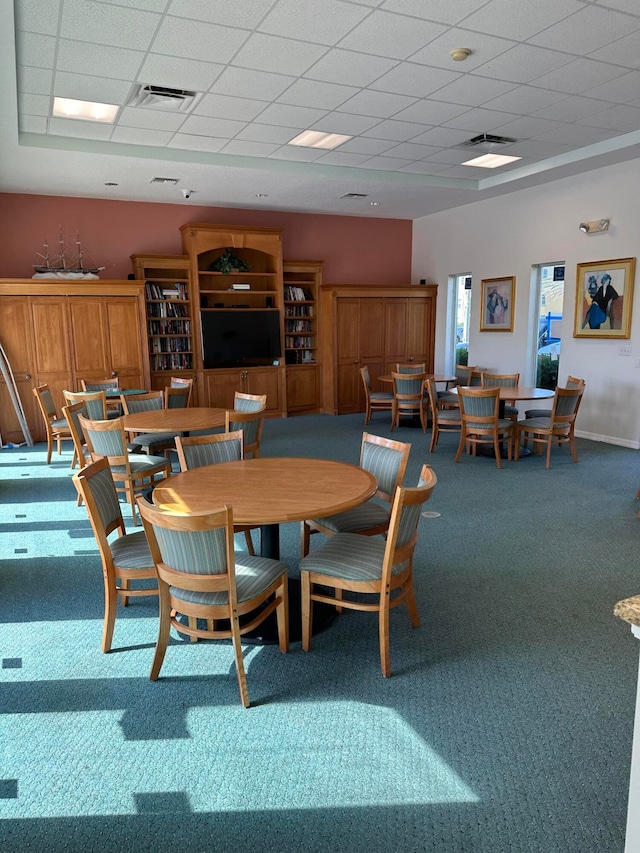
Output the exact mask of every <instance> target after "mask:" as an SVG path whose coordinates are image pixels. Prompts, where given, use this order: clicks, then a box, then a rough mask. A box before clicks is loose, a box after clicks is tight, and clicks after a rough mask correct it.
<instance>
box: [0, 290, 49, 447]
mask: <svg viewBox="0 0 640 853" xmlns="http://www.w3.org/2000/svg"><path fill="white" fill-rule="evenodd" d="M31 332H32V327H31V313H30V311H29V303H28V301H27V297H26V296H15V297H12V296H6V297H3V299H2V310H1V311H0V343H1V344H2V347H3V349H4V351H5V354H6V356H7V361H8V362H9V365H10V367H11V371H12V373H13V376H14V378H15V381H16V385H17V388H18V395H19V397H20V401H21V403H22V408H23V409H24V414H25V417H26V419H27V424H28V426H29V432H30V433H31V436H32V438H33V440H34V441H43V440H44V439H45V438H46V433H45V429H44V425H43V423H42V416H41V414H40V411H39V410H38V404H37V402H36V399H35V397H34V396H33V388H35V386H36V382H35V378H34V377H35V368H34V360H33V355H32V334H31ZM0 434H1V435H2V440H3V441H4V442H5V443H6V442H9V441H11V442H16V443H17V442H21V441H24V435H23V434H22V430H21V428H20V424H19V422H18V417H17V415H16V412H15V409H14V407H13V401H12V398H11V395H10V394H9V389H8V387H7V384H6V382H5V380H4V376H3V375H2V373H0Z"/></svg>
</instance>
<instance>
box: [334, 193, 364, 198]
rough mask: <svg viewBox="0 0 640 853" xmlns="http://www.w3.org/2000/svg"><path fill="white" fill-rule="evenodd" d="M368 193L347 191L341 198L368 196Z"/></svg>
mask: <svg viewBox="0 0 640 853" xmlns="http://www.w3.org/2000/svg"><path fill="white" fill-rule="evenodd" d="M367 195H368V193H347V194H346V195H341V196H340V198H366V197H367Z"/></svg>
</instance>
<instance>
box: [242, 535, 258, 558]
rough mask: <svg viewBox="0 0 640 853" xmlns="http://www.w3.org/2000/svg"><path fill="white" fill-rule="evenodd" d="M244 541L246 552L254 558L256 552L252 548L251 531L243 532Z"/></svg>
mask: <svg viewBox="0 0 640 853" xmlns="http://www.w3.org/2000/svg"><path fill="white" fill-rule="evenodd" d="M244 539H245V542H246V543H247V551H248V553H249V554H250V555H251V556H252V557H255V555H256V552H255V550H254V548H253V539H252V538H251V531H250V530H245V532H244Z"/></svg>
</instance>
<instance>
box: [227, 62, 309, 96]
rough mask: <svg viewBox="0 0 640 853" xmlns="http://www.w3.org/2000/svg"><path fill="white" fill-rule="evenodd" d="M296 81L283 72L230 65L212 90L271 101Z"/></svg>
mask: <svg viewBox="0 0 640 853" xmlns="http://www.w3.org/2000/svg"><path fill="white" fill-rule="evenodd" d="M294 81H295V77H287V76H285V75H283V74H269V73H267V72H266V71H253V70H251V69H249V68H234V67H233V66H228V67H227V68H225V70H224V71H223V72H222V74H221V75H220V76H219V77H218V79H217V80H216V82H215V83H214V84H213V86H212V87H211V92H218V93H219V94H221V95H233V96H234V97H236V98H257V99H258V100H260V101H271V100H274V99H275V98H277V97H278V96H279V95H281V94H282V93H283V92H284V90H285V89H287V88H288V87H289V86H290V85H291V84H292V83H293V82H294Z"/></svg>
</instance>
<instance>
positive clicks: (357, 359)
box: [320, 285, 437, 414]
mask: <svg viewBox="0 0 640 853" xmlns="http://www.w3.org/2000/svg"><path fill="white" fill-rule="evenodd" d="M436 295H437V286H436V285H428V286H426V287H409V286H406V287H399V286H389V287H385V288H382V287H367V286H365V285H354V286H347V285H345V286H339V285H332V286H331V287H323V288H322V296H321V315H322V331H321V336H320V337H321V341H322V346H321V350H322V352H323V358H324V364H323V377H324V378H323V402H324V410H325V411H326V412H330V413H332V414H347V413H350V412H359V411H364V405H365V404H364V391H363V388H362V380H361V378H360V368H361V367H364V366H367V367H368V368H369V374H370V377H371V387H372V389H373V390H374V391H375V390H383V389H382V387H381V386H380V384H379V383H378V376H380V375H382V374H383V373H390V372H391V371H392V370H394V369H395V365H396V363H397V362H409V361H416V362H424V363H425V364H426V367H427V371H428V372H432V371H433V362H434V347H435V317H436Z"/></svg>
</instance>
